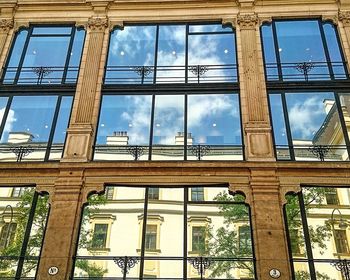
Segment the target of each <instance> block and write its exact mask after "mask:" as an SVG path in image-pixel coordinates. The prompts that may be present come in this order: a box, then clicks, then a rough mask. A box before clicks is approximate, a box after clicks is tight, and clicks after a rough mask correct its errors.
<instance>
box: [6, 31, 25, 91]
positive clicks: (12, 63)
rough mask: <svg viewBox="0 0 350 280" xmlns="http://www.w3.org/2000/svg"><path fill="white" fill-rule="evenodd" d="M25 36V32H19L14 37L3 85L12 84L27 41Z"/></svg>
mask: <svg viewBox="0 0 350 280" xmlns="http://www.w3.org/2000/svg"><path fill="white" fill-rule="evenodd" d="M27 36H28V31H27V30H21V31H20V32H19V33H18V34H17V36H16V40H15V44H14V46H13V49H12V52H11V57H10V59H9V62H8V67H7V71H6V73H5V76H4V81H3V83H4V84H7V83H10V84H11V83H13V82H14V79H15V76H16V73H17V70H18V64H19V61H20V59H21V56H22V52H23V47H24V44H25V41H26V39H27Z"/></svg>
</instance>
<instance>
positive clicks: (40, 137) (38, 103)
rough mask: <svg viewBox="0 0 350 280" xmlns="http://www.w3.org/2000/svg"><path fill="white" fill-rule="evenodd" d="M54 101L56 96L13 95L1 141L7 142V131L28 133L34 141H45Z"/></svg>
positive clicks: (52, 113)
mask: <svg viewBox="0 0 350 280" xmlns="http://www.w3.org/2000/svg"><path fill="white" fill-rule="evenodd" d="M56 102H57V96H15V97H14V98H13V100H12V104H11V108H10V112H13V113H10V112H9V114H8V116H7V120H6V125H5V126H6V127H7V128H6V127H5V130H4V132H3V135H2V137H1V142H7V140H8V133H9V131H11V132H26V133H30V134H31V135H33V141H34V142H47V140H48V137H49V134H50V129H51V125H52V119H53V115H54V111H55V107H56Z"/></svg>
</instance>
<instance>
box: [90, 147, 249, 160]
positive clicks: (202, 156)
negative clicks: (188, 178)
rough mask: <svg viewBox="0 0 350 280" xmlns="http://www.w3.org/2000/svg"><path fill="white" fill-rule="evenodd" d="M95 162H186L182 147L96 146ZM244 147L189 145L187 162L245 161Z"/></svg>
mask: <svg viewBox="0 0 350 280" xmlns="http://www.w3.org/2000/svg"><path fill="white" fill-rule="evenodd" d="M94 150H95V152H94V160H97V161H118V160H134V161H138V160H141V161H144V160H184V159H185V151H184V146H182V145H154V146H152V147H150V146H142V145H135V146H132V145H128V146H120V145H96V146H94ZM243 159H244V158H243V146H242V145H202V144H201V145H189V146H187V156H186V160H243Z"/></svg>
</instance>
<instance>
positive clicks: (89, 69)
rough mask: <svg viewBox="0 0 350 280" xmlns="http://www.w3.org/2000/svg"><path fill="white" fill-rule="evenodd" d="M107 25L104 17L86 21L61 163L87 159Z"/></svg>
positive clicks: (99, 91)
mask: <svg viewBox="0 0 350 280" xmlns="http://www.w3.org/2000/svg"><path fill="white" fill-rule="evenodd" d="M107 26H108V20H107V18H106V17H92V18H90V19H89V21H88V31H87V36H86V40H85V45H84V50H83V56H82V61H81V67H80V74H79V79H78V84H77V91H76V94H75V99H74V104H73V111H72V117H71V123H70V126H69V128H68V130H67V143H66V149H65V151H64V156H63V159H62V161H80V162H82V161H88V160H89V159H91V154H92V144H93V138H94V133H95V129H96V123H97V115H98V108H99V104H100V99H101V86H102V79H103V74H104V66H105V61H106V55H107V45H108V38H109V30H108V28H107Z"/></svg>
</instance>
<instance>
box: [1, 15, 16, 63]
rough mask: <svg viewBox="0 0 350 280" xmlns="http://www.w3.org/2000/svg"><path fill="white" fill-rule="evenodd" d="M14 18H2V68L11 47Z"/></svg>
mask: <svg viewBox="0 0 350 280" xmlns="http://www.w3.org/2000/svg"><path fill="white" fill-rule="evenodd" d="M13 27H14V24H13V19H12V18H3V19H0V67H1V68H2V67H3V65H4V63H5V59H6V57H7V53H8V50H9V48H10V43H11V38H12V34H13V33H14V32H13Z"/></svg>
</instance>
